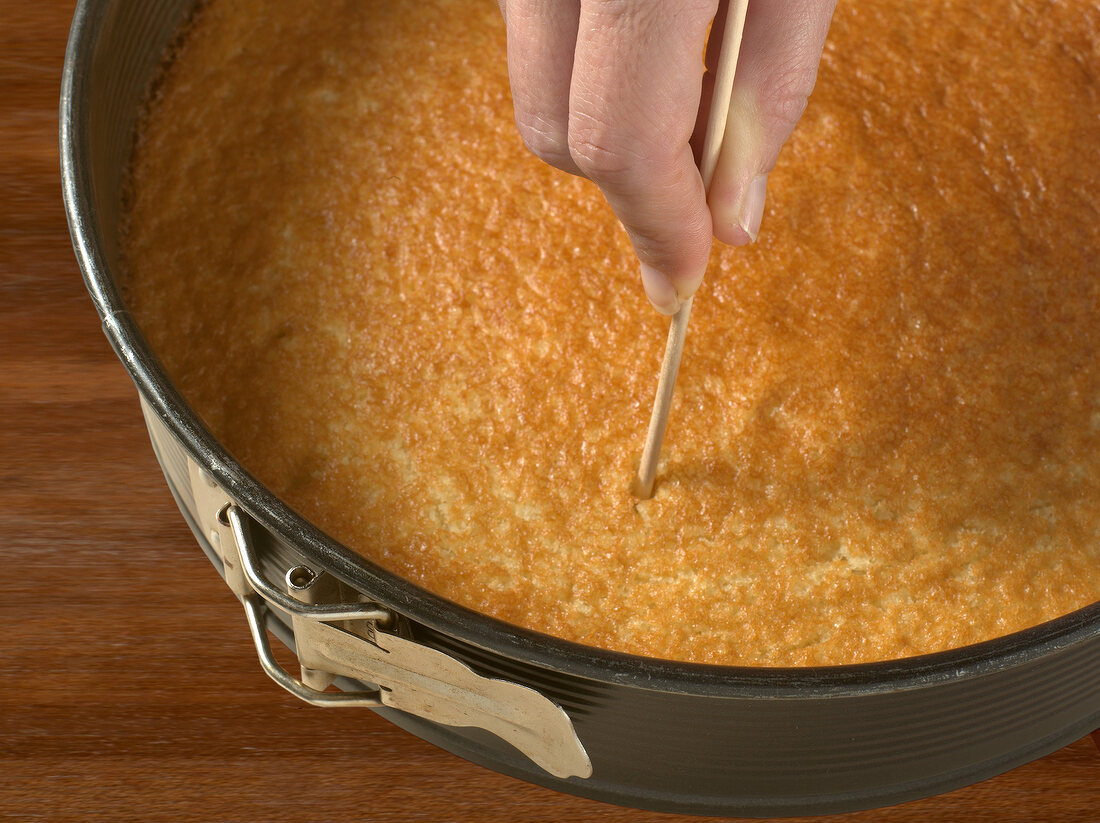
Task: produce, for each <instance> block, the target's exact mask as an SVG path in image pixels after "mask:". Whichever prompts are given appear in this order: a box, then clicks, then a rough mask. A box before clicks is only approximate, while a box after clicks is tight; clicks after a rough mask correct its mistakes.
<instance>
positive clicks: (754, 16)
mask: <svg viewBox="0 0 1100 823" xmlns="http://www.w3.org/2000/svg"><path fill="white" fill-rule="evenodd" d="M835 2H836V0H750V2H749V6H748V12H747V14H746V18H745V30H744V36H743V40H742V44H741V53H740V57H739V60H738V63H737V73H736V77H735V81H734V89H733V96H732V100H731V104H730V115H729V118H728V120H727V128H726V135H725V140H724V142H723V144H722V153H721V155H720V157H719V160H718V165H717V167H716V169H715V173H714V179H713V181H712V183H711V187H710V193H709V204H708V195H707V192H706V191H704V188H703V181H702V179H701V178H700V175H699V171H698V168H697V165H696V154H695V153H697V152H698V151H699V148H700V146H699V144H700V142H701V140H702V134H703V130H704V128H705V124H706V117H707V112H708V111H709V101H710V87H711V85H712V84H713V73H714V71H715V69H716V67H717V54H718V49H717V48H715V46H716V45H717V41H718V40H720V34H721V32H722V29H723V19H724V14H725V8H726V5H727V2H726V0H721V2H719V0H500V7H501V11H502V13H503V14H504V19H505V24H506V27H507V30H508V74H509V78H510V81H511V85H512V98H513V101H514V105H515V114H516V125H517V127H518V128H519V132H520V135H521V137H522V138H523V141H524V143H525V144H526V145H527V147H528V148H529V149H530V150H531V151H532V152H534V153H535V154H536V155H537V156H538V157H540V158H542V159H543V160H545V161H546V162H547V163H549V164H551V165H552V166H556V167H557V168H559V169H562V170H564V171H567V172H571V173H573V174H579V175H582V176H584V177H587V178H589V179H591V180H592V181H593V182H594V183H596V184H597V185H598V186H599V187H600V190H601V191H602V192H603V194H604V196H605V197H606V198H607V200H608V202H609V203H610V204H611V207H612V209H614V211H615V214H616V215H617V216H618V217H619V219H620V220H621V221H622V223H623V226H624V227H625V228H626V231H627V234H628V235H629V236H630V241H631V243H632V244H633V246H634V251H635V252H636V253H637V255H638V260H639V262H640V264H641V277H642V285H643V286H644V287H645V291H646V294H647V296H648V297H649V299H650V302H652V303H653V305H654V306H655V307H656V308H657V310H658V311H660V312H662V313H663V314H674V313H675V312H676V311H677V309H678V308H679V306H680V303H681V302H682V301H683V300H686V299H687V298H688V297H690V296H691V295H692V294H694V293H695V290H696V289H697V288H698V287H699V284H700V282H701V281H702V279H703V274H704V272H705V270H706V265H707V259H708V258H709V256H710V247H711V242H712V241H711V237H712V235H713V236H714V237H717V238H718V239H719V240H721V241H722V242H724V243H728V244H730V245H734V246H740V245H744V244H746V243H750V242H752V241H754V240H755V239H756V236H757V232H758V231H759V230H760V220H761V217H762V216H763V213H764V198H765V192H766V187H767V175H768V173H769V172H770V171H771V170H772V168H774V166H775V163H776V160H777V159H778V157H779V151H780V149H781V148H782V147H783V144H784V143H785V142H786V140H787V138H788V137H789V136H790V134H791V131H792V130H793V129H794V126H795V123H797V122H798V119H799V117H801V115H802V112H803V110H804V109H805V107H806V102H807V99H808V98H809V95H810V92H811V91H812V90H813V86H814V81H815V80H816V78H817V65H818V62H819V61H820V59H821V50H822V47H823V46H824V43H825V34H826V32H827V31H828V28H829V20H830V18H831V17H832V13H833V7H834V6H835ZM720 6H721V8H719V7H720ZM716 13H717V14H718V15H719V16H718V18H717V19H715V15H716ZM712 20H714V21H715V23H714V31H715V35H716V36H715V37H713V38H712V42H711V43H709V44H707V56H706V72H705V73H704V64H703V61H702V60H700V59H699V58H700V55H702V53H703V48H704V43H705V42H706V37H707V30H708V26H710V23H711V21H712ZM700 100H703V101H705V102H704V104H703V106H702V108H701V107H700ZM693 152H694V153H693Z"/></svg>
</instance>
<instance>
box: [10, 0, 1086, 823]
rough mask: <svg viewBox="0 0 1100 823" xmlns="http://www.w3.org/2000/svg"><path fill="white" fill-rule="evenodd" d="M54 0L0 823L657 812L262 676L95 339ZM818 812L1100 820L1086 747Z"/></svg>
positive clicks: (46, 23)
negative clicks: (75, 243)
mask: <svg viewBox="0 0 1100 823" xmlns="http://www.w3.org/2000/svg"><path fill="white" fill-rule="evenodd" d="M72 6H73V3H72V2H71V1H70V0H49V2H45V0H35V2H28V1H27V0H0V289H2V295H3V300H2V301H0V352H2V353H3V357H2V359H0V423H2V425H0V558H2V562H0V569H2V573H0V615H2V616H3V623H2V625H3V627H4V639H3V642H2V643H0V674H2V677H3V680H2V682H3V684H4V688H3V691H2V693H0V818H5V819H11V820H19V821H29V820H50V821H61V820H80V821H100V820H103V821H119V820H141V821H188V820H223V821H237V820H240V821H249V823H252V821H257V820H315V819H319V818H320V817H321V816H322V815H323V816H325V817H328V818H331V819H332V820H352V819H357V820H361V819H367V820H376V821H414V820H449V821H517V820H529V821H558V820H579V821H582V820H601V821H656V820H674V819H684V818H676V817H675V816H673V815H661V814H653V813H647V812H637V811H632V810H627V809H618V808H615V807H611V806H606V805H603V804H600V803H595V802H591V801H587V800H581V799H578V798H573V797H567V796H564V795H559V794H556V793H554V792H551V791H548V790H546V789H542V788H538V787H535V786H530V785H527V784H525V783H521V782H519V781H517V780H514V779H511V778H508V777H503V776H501V775H498V774H494V773H492V772H489V771H486V770H485V769H482V768H480V767H478V766H474V765H471V764H469V763H466V762H464V761H462V760H459V759H458V758H456V757H453V756H451V755H449V754H447V753H445V752H442V751H440V750H438V749H436V748H434V747H433V746H431V745H429V744H427V743H424V742H422V741H420V740H418V739H417V738H414V737H411V736H409V735H407V734H405V733H404V732H401V731H399V730H398V729H396V728H394V727H392V726H390V725H389V724H387V723H386V722H384V721H382V720H380V719H379V718H378V717H377V716H376V715H374V714H373V713H372V712H370V711H367V710H362V711H356V710H331V709H330V710H325V709H317V708H313V707H310V706H306V705H305V704H302V703H299V702H297V701H296V700H295V699H294V698H292V697H290V696H289V695H287V694H286V693H285V692H283V691H281V690H280V689H279V688H278V687H277V686H275V685H274V684H272V683H271V682H270V681H269V680H268V679H267V678H266V676H265V675H263V674H262V673H261V672H260V669H259V666H258V664H257V662H256V659H255V653H254V652H253V650H252V647H251V641H250V640H249V638H248V632H247V629H246V628H245V624H244V618H243V615H242V612H241V608H240V606H239V605H238V604H237V602H236V600H234V599H233V597H232V596H231V595H230V593H229V590H228V589H227V588H226V587H225V586H224V584H223V583H222V582H221V581H220V580H219V578H218V576H217V574H216V573H215V572H214V570H213V569H212V568H211V566H210V564H209V563H208V562H207V560H206V558H205V557H204V556H203V555H202V553H201V552H200V551H199V549H198V548H197V546H196V545H195V544H194V541H193V540H192V537H191V535H190V533H189V531H188V530H187V527H186V526H185V525H184V523H183V520H182V519H181V518H180V516H179V514H178V512H177V511H176V508H175V505H174V503H173V502H172V499H171V497H170V496H169V493H168V491H167V488H166V487H165V485H164V482H163V480H162V478H161V475H160V472H159V470H158V468H157V465H156V463H155V461H154V459H153V455H152V452H151V450H150V447H149V442H148V438H147V437H146V434H145V429H144V428H143V426H142V423H141V419H140V415H139V412H138V406H137V399H136V395H135V392H134V389H133V387H132V385H131V384H130V382H129V379H128V378H127V376H126V374H125V372H124V371H123V369H122V367H121V365H119V363H118V362H117V361H116V359H115V357H114V355H113V354H112V353H111V351H110V349H109V347H108V346H107V343H106V341H105V339H104V337H103V336H102V334H100V332H99V321H98V318H97V317H96V314H95V312H94V310H93V308H92V304H91V302H90V300H89V299H88V297H87V295H86V293H85V291H84V287H83V284H82V283H81V280H80V276H79V273H78V271H77V267H76V263H75V260H74V257H73V254H72V249H71V246H70V242H69V236H68V231H67V229H66V225H65V217H64V214H63V210H62V205H61V194H60V183H59V176H58V163H57V100H58V88H59V83H60V77H61V63H62V56H63V53H64V47H65V37H66V34H67V30H68V23H69V19H70V16H71V14H72ZM822 820H837V821H839V820H845V821H860V820H864V821H867V820H882V821H928V820H968V821H989V820H1080V821H1086V820H1088V821H1096V820H1100V754H1098V753H1097V749H1096V746H1094V745H1093V742H1092V741H1090V740H1089V739H1088V738H1085V739H1082V740H1079V741H1077V742H1076V743H1074V744H1072V745H1070V746H1067V747H1066V748H1064V749H1062V750H1061V751H1058V752H1055V753H1054V754H1051V755H1049V756H1048V757H1045V758H1043V759H1042V760H1039V761H1037V762H1035V763H1032V764H1030V765H1027V766H1023V767H1021V768H1018V769H1016V770H1014V771H1012V772H1009V773H1008V774H1004V775H1002V776H1000V777H997V778H995V779H993V780H990V781H987V782H985V783H982V784H980V785H977V786H972V787H970V788H967V789H962V790H960V791H956V792H952V793H951V794H948V795H945V796H942V797H938V798H932V799H928V800H923V801H918V802H914V803H909V804H906V805H904V806H899V807H894V808H891V809H888V810H883V811H879V812H868V813H860V814H852V815H841V816H836V817H829V818H822Z"/></svg>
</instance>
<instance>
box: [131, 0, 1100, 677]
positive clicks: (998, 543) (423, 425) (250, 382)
mask: <svg viewBox="0 0 1100 823" xmlns="http://www.w3.org/2000/svg"><path fill="white" fill-rule="evenodd" d="M1098 44H1100V7H1097V5H1096V4H1093V3H1086V2H1065V3H1056V4H1042V5H1041V7H1040V6H1038V5H1036V4H998V3H992V2H983V3H980V4H960V3H948V2H943V1H942V0H935V1H934V2H930V3H926V4H918V5H912V4H898V3H892V2H885V0H865V1H864V2H861V3H855V4H841V6H840V8H839V9H838V10H837V13H836V17H835V19H834V22H833V26H832V30H831V32H830V35H829V41H828V44H827V46H826V49H825V55H824V59H823V62H822V65H821V71H820V75H819V79H818V84H817V89H816V91H815V92H814V95H813V98H812V100H811V103H810V106H809V108H808V109H807V111H806V114H805V116H804V117H803V119H802V122H801V124H800V125H799V127H798V128H797V129H796V131H795V134H794V136H793V137H792V138H791V140H790V142H789V144H788V145H787V147H786V148H785V149H784V151H783V154H782V155H781V157H780V161H779V165H778V167H777V169H776V170H775V171H774V172H773V173H772V175H771V177H770V179H769V206H768V210H767V212H766V214H765V218H764V223H763V228H762V232H761V235H760V240H759V242H757V243H756V244H755V245H753V246H752V247H749V248H745V249H732V248H716V249H715V251H714V253H713V255H712V258H711V263H710V269H709V272H708V274H707V278H706V281H705V283H704V285H703V287H702V289H701V290H700V292H699V293H698V296H697V299H696V300H695V309H694V313H693V316H692V325H691V329H690V331H689V334H688V341H687V348H686V352H685V356H684V361H683V366H682V369H681V372H680V377H679V381H678V384H677V390H676V391H677V393H676V398H675V401H674V404H673V408H672V415H671V419H670V424H669V429H668V433H667V436H666V438H665V445H664V452H663V456H662V459H661V463H660V465H659V469H658V481H657V482H658V485H657V491H656V495H655V496H654V498H653V499H651V500H647V501H639V500H638V499H636V498H635V497H633V496H632V495H631V493H630V486H631V480H632V478H633V475H634V472H635V470H636V466H637V461H638V458H639V453H640V450H641V446H642V443H643V440H644V437H645V429H646V425H647V422H648V416H649V411H650V408H651V404H652V400H653V394H654V390H655V386H656V376H657V369H658V365H659V363H660V360H661V355H662V351H663V346H664V341H665V336H666V330H667V324H668V320H667V319H666V318H663V317H661V316H659V315H658V314H657V313H656V312H655V311H653V309H652V308H651V307H650V306H649V304H648V302H647V301H646V299H645V297H644V295H643V293H642V289H641V287H640V284H639V280H638V274H637V261H636V259H635V258H634V256H633V254H632V252H631V249H630V246H629V243H628V241H627V239H626V237H625V234H624V232H623V231H622V230H621V228H620V227H619V226H618V224H617V222H616V220H615V217H614V215H613V214H612V213H611V211H610V210H609V208H608V207H607V205H606V204H605V203H604V201H603V200H602V198H601V197H600V195H599V192H598V191H597V190H596V188H595V187H594V186H593V185H592V184H591V183H589V182H587V181H584V180H581V179H577V178H572V177H569V176H567V175H565V174H563V173H561V172H558V171H555V170H554V169H551V168H549V167H547V166H545V165H543V164H542V163H541V162H539V161H538V160H536V159H535V158H534V157H533V156H531V155H529V154H528V153H527V152H526V151H525V150H524V148H523V147H522V145H521V143H520V140H519V138H518V137H517V135H516V132H515V128H514V125H513V120H512V107H511V102H510V98H509V93H508V80H507V74H506V63H505V58H504V52H505V43H504V28H503V23H502V21H501V19H500V16H499V12H498V11H497V8H496V4H495V3H493V2H492V1H491V0H483V1H482V2H470V0H436V1H435V2H432V3H422V2H421V3H412V2H401V3H395V2H385V3H383V2H369V3H346V2H339V3H338V2H331V1H326V2H315V3H305V4H301V3H286V2H280V3H262V2H252V0H249V1H248V2H245V0H239V1H238V2H232V3H230V2H222V0H211V1H210V2H208V3H206V4H204V5H203V7H202V8H201V10H200V11H199V12H198V13H197V14H196V16H195V18H194V20H193V21H192V24H191V26H190V28H189V31H188V33H187V36H186V37H184V38H183V39H182V41H181V45H180V46H179V48H178V49H177V51H176V53H175V55H174V59H173V60H172V61H171V64H170V65H169V66H168V68H167V69H166V71H165V74H164V76H163V78H162V80H161V81H160V82H159V84H158V86H157V87H156V90H155V93H154V95H153V96H152V98H151V100H150V103H149V106H148V111H147V116H146V117H145V119H144V122H143V125H142V127H141V130H140V136H139V140H138V142H137V145H136V150H135V154H134V160H133V168H132V179H131V183H130V189H129V193H128V197H127V213H128V225H127V229H126V233H125V237H124V255H125V260H126V284H125V285H126V292H127V296H128V300H129V302H130V305H131V306H132V309H133V312H134V314H135V315H136V316H137V318H138V320H139V322H140V324H141V327H142V329H143V331H144V333H145V334H146V336H147V337H148V339H149V340H150V342H151V344H152V346H153V347H154V349H155V350H156V351H157V353H158V354H159V356H160V357H161V358H162V360H163V362H164V364H165V366H166V367H167V369H168V371H169V372H170V374H171V375H172V377H173V379H174V380H175V381H176V382H177V384H178V386H179V388H180V390H181V391H182V392H183V394H184V396H185V397H187V398H188V400H189V401H190V402H191V403H192V404H193V406H194V407H195V409H197V410H198V412H199V413H200V414H201V415H202V417H203V418H204V420H205V421H206V422H207V424H208V425H209V426H210V428H211V429H212V430H213V431H214V433H215V434H216V435H217V436H218V437H219V438H220V439H221V440H222V442H224V443H225V444H226V445H227V446H228V447H229V449H230V450H231V451H232V452H233V453H234V454H235V455H236V456H237V457H238V458H239V459H240V460H241V462H242V463H243V464H244V465H245V466H246V467H247V468H248V469H249V470H250V471H252V472H253V473H254V474H255V475H256V476H257V477H258V478H259V479H260V480H262V481H263V482H264V483H266V484H267V485H268V486H269V487H270V488H272V489H273V490H274V491H275V492H276V493H278V494H279V495H280V496H281V497H283V498H284V499H285V500H286V501H287V502H288V503H289V504H291V505H292V506H293V507H294V508H295V509H296V510H298V511H299V512H301V513H302V514H303V515H304V516H306V517H307V518H309V519H311V520H312V521H313V522H315V523H316V524H318V525H319V526H320V527H321V528H323V529H324V530H325V531H327V532H328V533H330V534H331V535H333V536H334V537H336V538H338V539H339V540H341V541H343V542H344V543H346V544H347V545H348V546H350V547H353V548H354V549H355V550H357V551H358V552H360V553H362V554H363V555H364V556H365V557H367V558H369V559H370V560H372V561H374V562H376V563H379V564H381V565H382V566H384V567H386V568H388V569H390V570H392V571H394V572H397V573H399V574H401V575H402V576H404V577H406V578H408V579H410V580H412V581H414V582H416V583H418V584H420V585H421V586H424V587H425V588H427V589H430V590H431V591H433V592H436V593H438V594H440V595H442V596H444V597H447V598H450V599H452V600H454V601H456V602H458V603H461V604H463V605H465V606H468V607H471V608H473V609H477V610H479V611H482V612H485V613H487V614H490V615H494V616H496V617H498V618H501V619H503V620H506V621H510V622H512V623H514V624H518V625H521V626H525V627H528V628H531V629H535V630H538V631H540V632H546V633H549V634H553V635H557V636H559V637H563V638H567V639H570V640H575V641H578V642H581V643H585V644H590V645H594V646H600V647H603V648H607V649H616V650H621V651H625V652H633V653H637V654H642V655H650V656H656V657H661V658H671V659H677V660H692V661H699V662H708V663H723V664H744V665H752V666H804V665H818V664H840V663H853V662H861V661H871V660H881V659H888V658H898V657H904V656H909V655H916V654H921V653H926V652H933V651H937V650H941V649H947V648H952V647H958V646H961V645H965V644H970V643H974V642H976V641H981V640H984V639H987V638H992V637H996V636H999V635H1003V634H1006V633H1009V632H1013V631H1016V630H1018V629H1022V628H1025V627H1027V626H1031V625H1034V624H1037V623H1040V622H1042V621H1046V620H1049V619H1051V618H1054V617H1056V616H1058V615H1061V614H1064V613H1066V612H1069V611H1072V610H1075V609H1078V608H1081V607H1083V606H1085V605H1087V604H1089V603H1092V602H1094V601H1096V600H1097V599H1100V548H1098V546H1100V364H1098V362H1097V352H1098V351H1100V262H1098V261H1100V162H1098V158H1100V153H1098V147H1100V46H1098Z"/></svg>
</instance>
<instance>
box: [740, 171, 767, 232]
mask: <svg viewBox="0 0 1100 823" xmlns="http://www.w3.org/2000/svg"><path fill="white" fill-rule="evenodd" d="M767 194H768V175H766V174H758V175H756V177H754V178H753V179H752V182H751V183H749V187H748V188H747V189H746V190H745V198H744V199H743V200H742V201H741V208H740V209H739V210H738V212H737V225H739V226H740V227H741V228H742V229H744V231H745V234H747V235H748V236H749V237H750V238H751V239H752V241H753V242H754V243H755V242H756V236H757V235H758V234H760V221H761V220H762V219H763V218H764V200H765V198H766V197H767Z"/></svg>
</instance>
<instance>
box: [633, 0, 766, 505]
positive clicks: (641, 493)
mask: <svg viewBox="0 0 1100 823" xmlns="http://www.w3.org/2000/svg"><path fill="white" fill-rule="evenodd" d="M747 8H748V0H730V5H729V9H728V10H727V12H726V27H725V31H724V33H723V36H722V51H721V53H720V54H719V55H718V73H717V75H716V76H715V78H714V92H713V94H712V95H711V99H710V114H709V115H708V116H707V131H706V134H705V135H704V136H703V155H702V157H701V158H700V163H699V172H700V174H701V175H702V178H703V187H704V188H705V190H706V191H708V192H709V191H710V183H711V180H712V179H713V178H714V169H715V167H716V166H717V165H718V155H719V154H720V153H721V151H722V140H723V138H724V137H725V135H726V120H727V118H728V117H729V111H730V97H731V96H732V94H733V76H734V73H735V72H736V71H737V56H738V54H740V52H741V34H742V32H743V31H744V29H745V10H746V9H747ZM691 301H692V298H691V297H689V298H688V299H687V300H685V301H684V302H683V303H682V304H681V305H680V310H679V311H677V312H676V314H675V315H673V317H672V323H671V325H670V326H669V329H668V342H666V343H665V358H664V360H663V361H662V363H661V373H660V376H659V377H658V378H657V396H656V397H655V398H654V400H653V414H652V415H650V418H649V430H648V431H647V432H646V438H645V447H644V448H643V449H642V460H641V463H640V464H639V466H638V476H637V477H636V478H635V479H634V488H633V491H634V494H635V495H637V496H638V497H640V498H642V499H643V500H648V499H649V498H651V497H652V496H653V484H654V481H655V480H656V479H657V460H658V459H659V458H660V456H661V444H662V443H663V442H664V439H665V428H666V427H667V426H668V411H669V408H670V407H671V406H672V390H673V389H674V388H675V387H676V374H677V372H679V370H680V356H681V355H682V354H683V353H684V338H685V337H686V336H687V327H688V318H689V317H691Z"/></svg>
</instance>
